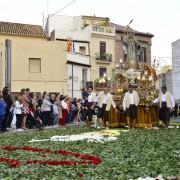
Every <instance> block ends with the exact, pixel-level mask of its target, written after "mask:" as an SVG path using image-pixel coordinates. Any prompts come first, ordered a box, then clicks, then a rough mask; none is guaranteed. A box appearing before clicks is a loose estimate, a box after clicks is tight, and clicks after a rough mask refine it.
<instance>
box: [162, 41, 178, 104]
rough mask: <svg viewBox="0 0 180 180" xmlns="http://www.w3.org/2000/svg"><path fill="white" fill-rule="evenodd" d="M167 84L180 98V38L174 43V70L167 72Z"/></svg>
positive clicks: (174, 94)
mask: <svg viewBox="0 0 180 180" xmlns="http://www.w3.org/2000/svg"><path fill="white" fill-rule="evenodd" d="M165 79H166V86H167V88H168V90H169V91H170V92H171V93H172V94H173V96H174V99H175V100H176V101H179V100H180V39H179V40H177V41H175V42H173V43H172V71H171V72H168V73H166V78H165Z"/></svg>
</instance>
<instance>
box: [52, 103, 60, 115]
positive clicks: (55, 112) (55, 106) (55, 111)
mask: <svg viewBox="0 0 180 180" xmlns="http://www.w3.org/2000/svg"><path fill="white" fill-rule="evenodd" d="M58 113H59V111H58V107H57V105H56V104H53V114H58Z"/></svg>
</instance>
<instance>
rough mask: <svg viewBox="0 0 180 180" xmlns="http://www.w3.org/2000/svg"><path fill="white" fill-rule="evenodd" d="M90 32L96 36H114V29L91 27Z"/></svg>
mask: <svg viewBox="0 0 180 180" xmlns="http://www.w3.org/2000/svg"><path fill="white" fill-rule="evenodd" d="M92 31H93V32H94V33H98V34H105V35H110V36H115V27H106V26H93V27H92Z"/></svg>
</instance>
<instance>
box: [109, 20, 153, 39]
mask: <svg viewBox="0 0 180 180" xmlns="http://www.w3.org/2000/svg"><path fill="white" fill-rule="evenodd" d="M110 25H111V26H115V29H116V32H117V33H126V32H127V28H126V27H125V26H122V25H119V24H115V23H110ZM133 31H134V34H135V35H139V36H146V37H153V36H154V35H153V34H150V33H148V32H147V33H145V32H140V31H136V30H133Z"/></svg>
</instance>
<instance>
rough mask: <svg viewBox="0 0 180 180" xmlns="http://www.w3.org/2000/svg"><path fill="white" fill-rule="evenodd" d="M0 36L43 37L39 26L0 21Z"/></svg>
mask: <svg viewBox="0 0 180 180" xmlns="http://www.w3.org/2000/svg"><path fill="white" fill-rule="evenodd" d="M0 34H6V35H16V36H31V37H43V36H44V35H43V28H42V26H39V25H31V24H20V23H11V22H1V21H0Z"/></svg>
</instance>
